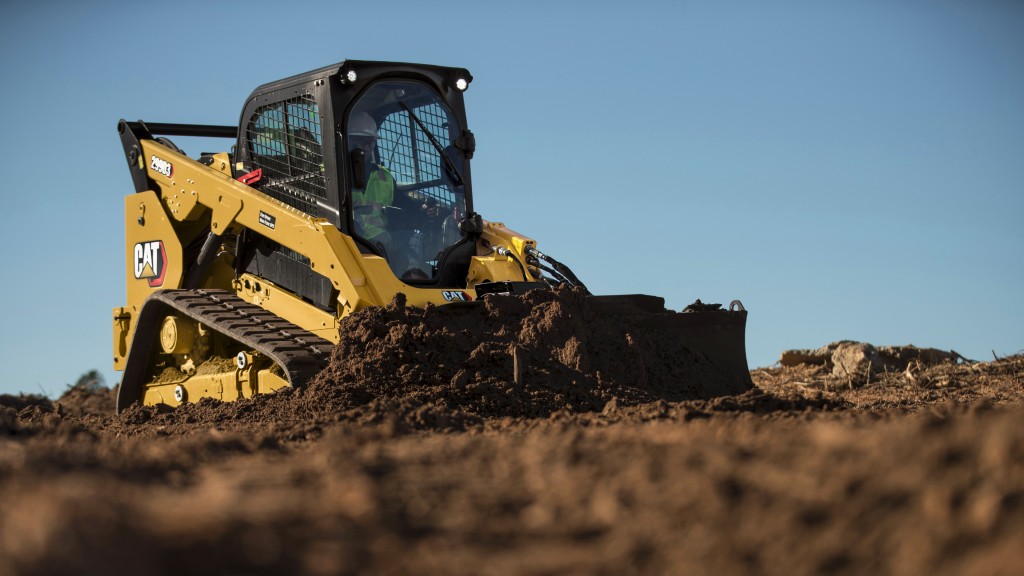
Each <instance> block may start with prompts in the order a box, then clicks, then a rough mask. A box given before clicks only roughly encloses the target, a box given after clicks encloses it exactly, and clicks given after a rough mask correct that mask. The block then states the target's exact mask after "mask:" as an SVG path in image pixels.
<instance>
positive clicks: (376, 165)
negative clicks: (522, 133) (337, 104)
mask: <svg viewBox="0 0 1024 576" xmlns="http://www.w3.org/2000/svg"><path fill="white" fill-rule="evenodd" d="M347 126H348V130H347V136H348V151H349V161H350V167H351V173H352V178H351V179H349V182H348V184H349V190H348V193H349V195H350V197H351V200H352V202H351V206H352V223H353V232H354V235H355V236H357V237H358V238H360V239H361V240H363V241H365V242H367V243H369V244H370V247H371V249H372V250H373V251H374V252H375V253H377V254H379V255H381V256H384V257H385V258H386V259H387V261H388V264H389V265H390V266H391V270H392V271H394V273H395V275H396V276H398V277H399V278H401V279H402V280H405V281H409V282H412V283H418V282H423V281H431V280H435V279H436V278H437V276H438V263H439V260H440V256H441V254H442V253H443V252H444V251H445V250H446V249H447V248H449V247H451V246H454V245H455V244H456V243H457V242H459V240H460V239H461V236H462V235H461V234H460V232H459V222H460V221H461V220H462V218H463V217H464V216H465V214H466V177H465V176H464V175H463V172H464V171H465V164H466V163H465V162H464V160H465V158H464V155H463V153H462V151H460V150H459V149H458V148H457V147H456V146H455V142H456V141H457V139H458V138H459V137H461V136H462V133H463V132H462V125H461V123H460V122H459V120H458V118H457V117H456V116H455V114H454V113H453V112H452V111H451V109H450V108H449V107H448V105H447V104H446V103H445V101H444V100H443V99H441V98H440V96H439V95H438V94H437V93H436V92H435V91H434V90H432V89H431V88H430V86H428V85H426V84H424V83H421V82H417V81H414V80H384V81H381V82H378V83H376V84H373V85H372V86H370V87H369V88H368V89H366V90H365V91H364V92H363V93H362V94H361V95H360V96H359V98H358V99H357V100H356V102H355V104H354V105H353V106H352V108H351V110H350V111H349V114H348V120H347Z"/></svg>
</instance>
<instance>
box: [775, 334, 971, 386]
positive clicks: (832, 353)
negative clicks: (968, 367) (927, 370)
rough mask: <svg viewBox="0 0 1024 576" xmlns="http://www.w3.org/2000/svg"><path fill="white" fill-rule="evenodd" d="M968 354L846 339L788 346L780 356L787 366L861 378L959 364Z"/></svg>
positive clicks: (844, 376)
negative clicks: (815, 345)
mask: <svg viewBox="0 0 1024 576" xmlns="http://www.w3.org/2000/svg"><path fill="white" fill-rule="evenodd" d="M963 359H964V358H963V357H962V356H960V355H959V354H957V353H956V352H954V351H949V352H947V351H945V350H938V349H935V348H918V347H917V346H913V345H908V346H873V345H871V344H867V343H864V342H853V341H849V340H842V341H839V342H833V343H831V344H828V345H826V346H822V347H821V348H818V349H817V350H787V351H785V352H783V353H782V356H781V357H780V358H779V364H781V365H782V366H785V367H793V366H799V365H802V364H803V365H815V366H825V367H826V368H827V369H829V370H831V371H832V375H833V376H836V377H840V378H857V377H862V376H866V375H877V374H881V373H883V372H899V371H903V370H906V369H907V367H908V366H910V365H911V364H916V365H918V366H920V367H926V366H935V365H938V364H942V363H947V362H948V363H953V364H955V363H956V362H957V361H958V360H963Z"/></svg>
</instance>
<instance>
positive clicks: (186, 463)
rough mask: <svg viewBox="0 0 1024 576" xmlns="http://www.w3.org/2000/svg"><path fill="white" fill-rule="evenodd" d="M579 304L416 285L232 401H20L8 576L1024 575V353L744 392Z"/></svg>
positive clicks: (5, 426) (11, 409)
mask: <svg viewBox="0 0 1024 576" xmlns="http://www.w3.org/2000/svg"><path fill="white" fill-rule="evenodd" d="M574 298H576V296H574V295H573V294H555V295H552V294H547V295H542V294H540V293H537V294H535V295H533V296H529V297H521V298H507V299H495V300H494V301H493V302H491V303H488V304H487V305H486V306H477V307H467V308H466V309H465V310H461V311H459V310H456V309H452V310H448V311H445V310H443V309H441V308H436V309H428V310H417V309H412V308H408V307H406V306H404V304H403V303H402V302H401V300H400V299H399V300H398V301H396V302H395V303H393V304H392V305H391V306H389V307H386V308H381V309H378V310H373V311H367V312H366V313H361V314H359V315H355V316H353V317H352V318H350V319H348V320H346V323H345V325H344V326H343V330H345V331H346V335H347V336H346V338H345V339H344V341H343V343H342V344H341V345H339V347H338V348H337V349H336V350H335V353H334V357H333V358H332V362H331V365H330V366H329V367H328V369H327V370H325V371H324V372H323V373H321V374H320V376H319V377H318V378H317V379H316V380H315V381H314V382H313V383H311V385H309V386H308V387H306V388H304V389H300V390H294V391H286V392H283V393H279V394H276V395H272V396H266V397H259V398H254V399H251V400H244V401H239V402H236V403H231V404H221V403H218V402H214V401H202V402H198V403H195V404H188V405H185V406H183V407H181V408H179V409H176V410H171V409H169V408H166V407H164V408H160V407H147V408H142V407H133V408H131V409H129V410H127V411H125V412H124V413H123V414H121V415H119V416H115V415H114V414H113V407H114V397H115V395H114V392H113V391H110V390H106V389H102V388H100V389H97V388H73V389H70V390H69V391H68V392H67V393H65V394H64V395H63V396H62V397H61V398H60V399H58V400H57V401H55V402H52V401H50V400H47V399H45V398H40V397H33V396H18V397H13V396H0V494H2V495H3V496H2V497H0V574H109V573H111V572H114V573H125V572H131V573H136V574H180V573H194V572H204V573H220V574H280V573H308V574H380V573H420V574H427V573H429V574H434V573H444V574H555V573H579V574H679V573H695V574H712V573H714V574H748V573H765V574H792V573H858V574H860V573H868V572H872V573H873V572H878V573H900V574H925V573H929V574H934V573H939V574H1014V573H1020V571H1021V570H1022V569H1024V547H1022V546H1021V545H1020V543H1021V542H1024V429H1022V427H1021V426H1020V422H1021V421H1022V417H1024V356H1013V357H1008V358H1002V359H998V360H995V361H992V362H984V363H968V362H963V361H961V362H960V363H955V362H952V361H949V360H948V359H947V360H946V361H943V362H940V363H937V364H935V363H928V362H917V363H908V364H907V365H906V368H905V369H902V370H892V371H882V372H880V373H879V372H877V371H875V372H872V371H868V372H866V373H865V375H864V377H863V378H854V377H848V376H837V375H835V374H834V373H833V370H832V369H831V368H830V367H827V366H825V365H823V364H796V365H793V366H787V367H776V368H770V369H761V370H755V371H753V372H752V373H751V376H752V378H753V381H754V383H755V385H756V386H755V387H754V388H752V389H747V387H746V386H744V385H743V384H742V383H728V382H721V381H718V380H717V379H716V378H714V376H713V375H711V376H710V377H709V375H707V374H702V373H699V372H693V371H692V370H691V371H690V372H687V371H686V370H690V369H689V368H687V367H686V366H680V365H673V363H672V362H669V361H668V360H669V359H670V358H671V357H672V355H675V357H677V358H681V359H685V357H686V356H685V354H686V351H685V350H672V349H671V348H666V347H665V346H667V345H664V344H662V343H660V340H658V339H654V340H645V335H643V334H640V333H638V332H636V327H635V326H632V327H631V326H630V325H628V324H629V323H628V322H623V323H607V321H605V320H602V319H601V318H600V317H595V316H593V315H588V314H589V313H588V312H587V310H586V307H585V304H584V303H582V302H581V301H577V300H574ZM510 319H511V320H510ZM627 335H628V338H627ZM638 359H639V360H638ZM681 364H685V363H681ZM640 365H642V366H643V369H642V370H638V369H637V367H638V366H640Z"/></svg>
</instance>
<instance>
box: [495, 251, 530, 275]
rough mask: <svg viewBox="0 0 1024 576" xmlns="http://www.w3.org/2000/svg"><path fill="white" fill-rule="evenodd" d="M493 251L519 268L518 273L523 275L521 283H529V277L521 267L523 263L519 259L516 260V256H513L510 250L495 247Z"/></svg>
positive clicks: (524, 268) (523, 267)
mask: <svg viewBox="0 0 1024 576" xmlns="http://www.w3.org/2000/svg"><path fill="white" fill-rule="evenodd" d="M494 251H495V252H497V253H498V254H501V255H502V256H505V257H506V258H508V259H510V260H512V261H513V262H515V263H516V265H518V266H519V271H520V272H522V273H523V282H529V281H530V277H529V276H527V275H526V267H525V266H523V263H522V262H520V261H519V258H516V255H515V254H513V253H512V251H511V250H509V249H508V248H505V247H504V246H497V247H495V248H494Z"/></svg>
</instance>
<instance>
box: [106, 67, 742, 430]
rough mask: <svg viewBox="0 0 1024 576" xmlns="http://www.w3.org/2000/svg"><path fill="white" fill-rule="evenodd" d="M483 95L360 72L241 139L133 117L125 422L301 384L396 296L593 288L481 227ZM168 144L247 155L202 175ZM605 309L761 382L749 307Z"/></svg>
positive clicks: (292, 84)
mask: <svg viewBox="0 0 1024 576" xmlns="http://www.w3.org/2000/svg"><path fill="white" fill-rule="evenodd" d="M472 80H473V78H472V76H471V75H470V74H469V72H468V71H467V70H465V69H462V68H446V67H441V66H429V65H420V64H405V63H390V62H367V61H352V60H349V61H345V62H342V63H340V64H336V65H333V66H328V67H326V68H321V69H318V70H313V71H311V72H307V73H305V74H300V75H297V76H293V77H291V78H286V79H284V80H280V81H277V82H272V83H269V84H265V85H263V86H260V87H259V88H257V89H256V90H255V91H254V92H253V93H252V95H251V96H250V97H249V99H248V100H247V101H246V103H245V106H244V108H243V110H242V114H241V118H240V120H239V124H238V126H237V127H236V126H208V125H194V124H156V123H147V122H143V121H137V122H127V121H124V120H121V121H120V122H119V124H118V132H119V134H120V137H121V142H122V144H123V146H124V152H125V156H126V158H127V161H128V168H129V170H130V172H131V177H132V182H133V183H134V186H135V193H133V194H130V195H128V196H126V197H125V199H124V217H125V229H126V233H125V238H126V242H125V252H124V258H125V267H126V271H127V274H126V280H127V303H126V305H125V306H121V307H118V308H115V309H114V311H113V336H114V339H113V340H114V341H113V344H114V367H115V369H117V370H123V371H124V375H123V379H122V382H121V387H120V392H119V395H118V400H117V406H118V410H119V411H120V410H123V409H124V408H126V407H127V406H129V405H131V404H133V403H138V402H141V403H143V404H147V405H151V404H161V403H162V404H168V405H171V406H177V405H179V404H181V403H183V402H187V401H195V400H198V399H200V398H204V397H211V398H217V399H220V400H226V401H230V400H235V399H238V398H243V397H250V396H252V395H254V394H262V393H268V392H272V391H274V390H278V389H280V388H284V387H288V386H292V387H298V386H302V385H303V384H304V383H305V382H307V381H308V380H309V379H310V378H311V377H312V376H313V375H315V374H316V373H317V372H318V371H319V370H321V369H322V367H323V366H325V365H326V363H327V360H328V358H329V355H330V351H331V350H332V347H333V345H334V344H335V343H336V342H337V341H338V340H339V326H340V320H341V319H342V318H343V317H345V316H346V315H348V314H352V313H353V312H356V311H358V310H360V309H363V308H366V307H370V306H383V305H387V304H388V303H390V302H391V301H392V299H393V298H394V297H395V295H396V294H398V293H403V294H405V297H406V302H407V304H408V305H412V306H426V305H428V304H434V305H448V304H452V303H460V304H459V305H462V306H468V305H471V304H467V303H471V302H474V301H477V300H478V299H480V298H486V297H488V295H490V294H509V293H513V294H514V293H519V292H524V291H527V290H545V289H551V287H552V286H556V285H563V284H568V285H574V286H578V287H579V289H580V290H585V287H584V286H583V284H582V283H581V282H580V281H579V279H578V278H577V277H576V276H575V275H574V274H573V273H572V271H571V270H570V269H569V268H568V267H567V266H565V265H563V264H562V263H560V262H559V261H557V260H555V259H554V258H551V257H549V256H547V255H546V254H544V253H543V252H541V251H540V250H538V248H537V244H536V242H535V241H534V240H533V239H531V238H529V237H527V236H523V235H522V234H519V233H517V232H514V231H512V230H510V229H509V228H507V227H506V226H505V225H504V224H501V223H499V222H494V221H487V220H484V219H483V218H481V216H480V215H478V214H477V213H476V212H474V210H473V194H472V192H473V189H472V172H471V160H472V158H473V153H474V151H475V149H476V142H475V139H474V137H473V133H472V132H471V131H470V130H469V128H468V125H467V121H466V113H465V107H464V103H463V95H464V93H465V91H466V90H467V88H468V87H469V85H470V83H471V82H472ZM168 136H205V137H221V138H225V139H233V140H234V141H235V142H234V145H233V146H232V147H231V152H220V153H204V154H202V155H201V156H200V157H199V158H198V159H192V158H189V157H188V156H186V155H185V154H184V153H183V152H182V151H181V150H180V149H179V148H178V147H177V146H176V145H175V144H174V143H173V142H172V141H171V140H169V139H168V138H167V137H168ZM590 298H593V299H595V301H596V300H600V301H601V304H602V305H601V306H600V308H601V309H602V310H605V311H606V313H607V314H612V315H615V314H633V315H636V314H641V315H646V316H649V317H650V319H651V322H666V321H671V322H673V323H674V326H673V328H674V332H675V333H676V334H677V335H678V338H679V339H680V341H682V342H683V343H684V344H685V345H686V346H687V348H689V349H690V350H692V351H694V352H695V353H697V354H698V355H699V357H701V358H704V359H706V360H707V362H708V364H709V365H710V366H713V367H714V368H715V369H716V370H719V371H720V372H721V373H723V374H724V375H725V377H727V378H732V379H735V380H736V381H744V382H749V380H750V376H749V373H748V370H747V362H746V352H745V349H744V327H745V323H746V311H745V310H743V307H742V305H741V304H739V302H738V301H734V302H733V303H732V304H730V305H729V306H728V307H726V308H725V309H722V308H721V307H720V306H718V305H703V304H700V301H699V300H698V301H697V302H696V303H695V304H694V305H692V306H690V307H689V308H687V310H686V311H685V312H686V313H683V314H679V313H674V312H672V313H668V312H667V311H665V310H664V301H663V300H662V299H660V298H656V297H652V296H640V295H635V296H590ZM667 318H671V320H666V319H667Z"/></svg>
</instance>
